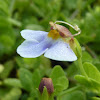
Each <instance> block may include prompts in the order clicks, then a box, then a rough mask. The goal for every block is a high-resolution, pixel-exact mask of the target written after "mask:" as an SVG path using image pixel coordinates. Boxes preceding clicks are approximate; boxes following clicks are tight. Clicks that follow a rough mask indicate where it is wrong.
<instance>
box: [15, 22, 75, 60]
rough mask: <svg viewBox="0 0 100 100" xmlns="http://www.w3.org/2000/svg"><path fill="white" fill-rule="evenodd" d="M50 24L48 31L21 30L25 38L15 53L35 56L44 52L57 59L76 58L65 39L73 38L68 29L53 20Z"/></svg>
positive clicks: (46, 55) (23, 55)
mask: <svg viewBox="0 0 100 100" xmlns="http://www.w3.org/2000/svg"><path fill="white" fill-rule="evenodd" d="M50 25H51V26H52V27H51V30H50V32H45V31H34V30H28V29H25V30H22V31H21V35H22V37H23V38H24V39H26V40H25V41H24V42H23V43H22V44H21V45H20V46H19V47H18V48H17V53H18V54H19V55H20V56H22V57H24V58H35V57H39V56H41V55H42V54H44V56H45V57H47V58H50V59H53V60H57V61H75V60H77V56H76V55H75V53H74V52H73V50H72V49H71V47H70V45H69V43H68V42H67V41H66V38H67V37H68V38H69V37H71V39H73V36H72V35H71V33H70V32H69V30H68V29H67V28H65V27H64V26H62V25H58V24H55V23H53V22H51V23H50Z"/></svg>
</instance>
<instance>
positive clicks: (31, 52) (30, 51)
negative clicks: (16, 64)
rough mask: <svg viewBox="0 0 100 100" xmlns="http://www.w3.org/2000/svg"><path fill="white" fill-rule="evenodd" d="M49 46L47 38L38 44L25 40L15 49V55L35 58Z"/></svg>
mask: <svg viewBox="0 0 100 100" xmlns="http://www.w3.org/2000/svg"><path fill="white" fill-rule="evenodd" d="M51 44H52V41H51V40H49V39H47V38H46V39H44V40H43V41H41V42H40V43H36V42H34V41H28V40H26V41H24V42H23V43H22V44H21V45H20V46H19V47H18V48H17V53H18V54H19V55H20V56H22V57H25V58H35V57H38V56H40V55H42V54H43V53H44V52H45V51H46V50H47V49H48V47H50V46H51Z"/></svg>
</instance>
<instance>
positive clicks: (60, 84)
mask: <svg viewBox="0 0 100 100" xmlns="http://www.w3.org/2000/svg"><path fill="white" fill-rule="evenodd" d="M68 84H69V83H68V79H67V78H66V77H65V76H62V77H60V78H58V80H57V82H56V85H55V87H56V91H62V90H64V89H66V88H68Z"/></svg>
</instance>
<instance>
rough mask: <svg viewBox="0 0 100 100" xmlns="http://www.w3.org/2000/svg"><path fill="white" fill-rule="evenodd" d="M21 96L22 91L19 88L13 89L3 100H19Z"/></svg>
mask: <svg viewBox="0 0 100 100" xmlns="http://www.w3.org/2000/svg"><path fill="white" fill-rule="evenodd" d="M20 96H21V90H20V89H19V88H13V89H12V90H11V91H10V92H8V93H7V94H6V95H5V96H4V97H3V98H2V100H19V98H20Z"/></svg>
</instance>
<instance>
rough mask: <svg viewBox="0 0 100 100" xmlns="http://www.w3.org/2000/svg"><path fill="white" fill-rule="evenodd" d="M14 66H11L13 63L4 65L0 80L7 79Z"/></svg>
mask: <svg viewBox="0 0 100 100" xmlns="http://www.w3.org/2000/svg"><path fill="white" fill-rule="evenodd" d="M13 67H14V65H13V61H8V62H6V63H5V64H4V69H3V71H2V73H0V78H1V79H5V78H7V77H8V75H9V74H10V72H11V71H12V69H13Z"/></svg>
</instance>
